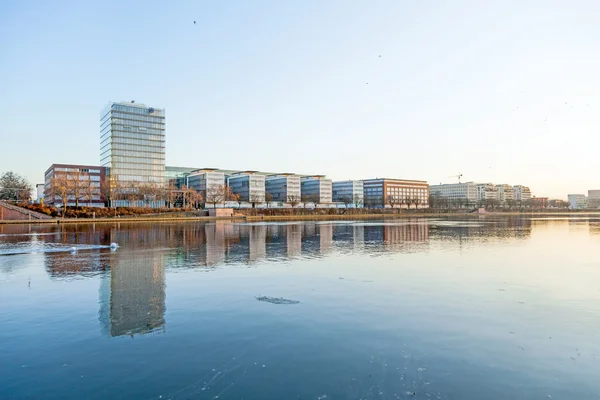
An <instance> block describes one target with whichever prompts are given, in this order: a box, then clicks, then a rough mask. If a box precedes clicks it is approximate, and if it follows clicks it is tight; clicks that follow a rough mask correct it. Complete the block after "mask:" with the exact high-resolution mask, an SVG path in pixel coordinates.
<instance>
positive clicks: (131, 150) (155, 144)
mask: <svg viewBox="0 0 600 400" xmlns="http://www.w3.org/2000/svg"><path fill="white" fill-rule="evenodd" d="M100 164H101V165H102V166H103V167H106V168H107V175H109V177H110V180H111V184H116V183H117V182H118V183H119V185H120V186H121V187H127V186H130V187H134V186H136V185H138V184H148V183H151V184H155V185H163V184H164V183H165V110H164V109H160V108H154V107H148V106H146V105H144V104H138V103H134V102H121V103H110V104H109V105H108V106H106V107H105V108H104V110H103V111H102V115H101V117H100Z"/></svg>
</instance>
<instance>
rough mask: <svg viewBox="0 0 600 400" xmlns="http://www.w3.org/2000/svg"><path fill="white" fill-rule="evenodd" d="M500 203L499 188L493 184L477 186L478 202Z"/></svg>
mask: <svg viewBox="0 0 600 400" xmlns="http://www.w3.org/2000/svg"><path fill="white" fill-rule="evenodd" d="M490 200H493V201H500V196H499V195H498V187H497V186H496V185H494V184H492V183H479V184H477V201H478V202H485V201H490Z"/></svg>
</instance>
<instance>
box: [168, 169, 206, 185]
mask: <svg viewBox="0 0 600 400" xmlns="http://www.w3.org/2000/svg"><path fill="white" fill-rule="evenodd" d="M199 169H200V168H188V167H172V166H168V165H167V166H166V167H165V177H166V184H167V186H173V187H176V188H181V187H182V186H183V185H185V186H188V179H187V178H188V176H190V174H191V173H192V172H194V171H197V170H199Z"/></svg>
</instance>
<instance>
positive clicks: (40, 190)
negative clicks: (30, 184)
mask: <svg viewBox="0 0 600 400" xmlns="http://www.w3.org/2000/svg"><path fill="white" fill-rule="evenodd" d="M45 188H46V185H45V184H44V183H38V184H37V185H35V192H36V196H35V197H36V198H35V202H36V203H38V204H39V203H41V202H42V201H43V200H44V189H45Z"/></svg>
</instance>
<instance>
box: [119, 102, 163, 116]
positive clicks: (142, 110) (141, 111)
mask: <svg viewBox="0 0 600 400" xmlns="http://www.w3.org/2000/svg"><path fill="white" fill-rule="evenodd" d="M120 112H125V113H130V114H136V115H153V116H155V117H162V118H164V115H163V113H164V110H160V109H156V108H152V107H148V108H146V107H134V106H126V105H123V104H113V106H112V114H113V115H114V114H115V113H120Z"/></svg>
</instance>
